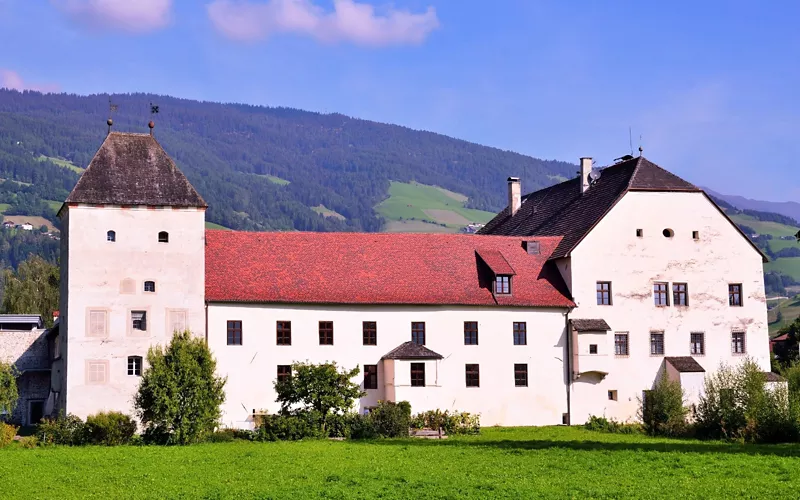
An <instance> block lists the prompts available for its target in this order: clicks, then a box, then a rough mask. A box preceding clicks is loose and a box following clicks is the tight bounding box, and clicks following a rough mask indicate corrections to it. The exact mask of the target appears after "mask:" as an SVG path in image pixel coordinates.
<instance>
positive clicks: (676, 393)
mask: <svg viewBox="0 0 800 500" xmlns="http://www.w3.org/2000/svg"><path fill="white" fill-rule="evenodd" d="M683 402H684V394H683V389H682V388H681V384H680V382H678V381H676V380H670V379H669V377H668V376H667V371H666V370H664V371H663V372H661V377H660V378H659V379H658V380H657V381H656V383H655V385H654V386H653V389H652V390H649V391H646V393H645V397H644V399H643V400H641V399H640V400H639V418H640V419H641V420H642V424H643V425H644V429H645V432H647V433H648V434H650V435H652V436H658V435H660V436H679V435H681V434H682V433H683V432H684V430H685V427H686V414H687V413H688V411H687V409H686V407H684V406H683Z"/></svg>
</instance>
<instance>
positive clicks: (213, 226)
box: [206, 221, 228, 229]
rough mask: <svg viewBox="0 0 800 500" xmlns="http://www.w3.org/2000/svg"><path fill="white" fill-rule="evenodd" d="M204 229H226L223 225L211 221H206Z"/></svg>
mask: <svg viewBox="0 0 800 500" xmlns="http://www.w3.org/2000/svg"><path fill="white" fill-rule="evenodd" d="M206 229H228V228H227V227H225V226H220V225H219V224H214V223H213V222H208V221H206Z"/></svg>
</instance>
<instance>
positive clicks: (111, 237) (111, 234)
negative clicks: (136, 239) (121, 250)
mask: <svg viewBox="0 0 800 500" xmlns="http://www.w3.org/2000/svg"><path fill="white" fill-rule="evenodd" d="M106 241H112V242H113V241H117V233H116V232H115V231H108V232H107V233H106Z"/></svg>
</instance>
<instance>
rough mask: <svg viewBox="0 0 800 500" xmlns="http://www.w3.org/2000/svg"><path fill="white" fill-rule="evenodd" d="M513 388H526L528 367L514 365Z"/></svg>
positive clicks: (519, 364)
mask: <svg viewBox="0 0 800 500" xmlns="http://www.w3.org/2000/svg"><path fill="white" fill-rule="evenodd" d="M514 387H528V365H527V364H525V363H516V364H514Z"/></svg>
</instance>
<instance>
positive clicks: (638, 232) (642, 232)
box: [636, 229, 644, 238]
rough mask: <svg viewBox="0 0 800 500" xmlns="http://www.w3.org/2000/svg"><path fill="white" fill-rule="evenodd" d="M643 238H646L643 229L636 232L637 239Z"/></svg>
mask: <svg viewBox="0 0 800 500" xmlns="http://www.w3.org/2000/svg"><path fill="white" fill-rule="evenodd" d="M642 236H644V230H642V229H637V230H636V237H637V238H641V237H642Z"/></svg>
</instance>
